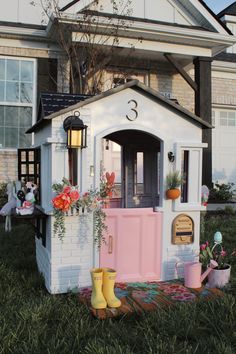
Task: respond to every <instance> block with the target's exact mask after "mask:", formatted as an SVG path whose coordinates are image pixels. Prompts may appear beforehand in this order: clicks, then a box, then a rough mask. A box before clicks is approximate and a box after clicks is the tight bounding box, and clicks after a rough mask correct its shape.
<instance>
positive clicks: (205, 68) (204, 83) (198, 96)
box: [194, 57, 212, 188]
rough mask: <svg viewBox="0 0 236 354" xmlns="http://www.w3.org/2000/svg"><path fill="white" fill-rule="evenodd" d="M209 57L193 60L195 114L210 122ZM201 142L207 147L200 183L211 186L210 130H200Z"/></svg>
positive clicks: (204, 152)
mask: <svg viewBox="0 0 236 354" xmlns="http://www.w3.org/2000/svg"><path fill="white" fill-rule="evenodd" d="M211 62H212V59H211V58H205V57H198V58H196V59H195V60H194V66H195V82H196V84H197V90H196V92H195V114H196V115H198V116H199V117H201V118H202V119H204V120H205V121H206V122H208V123H210V124H211V115H212V111H211V110H212V102H211ZM202 142H203V143H207V144H208V147H207V148H206V149H204V150H203V168H202V184H205V185H207V186H208V188H211V186H212V131H211V129H203V130H202Z"/></svg>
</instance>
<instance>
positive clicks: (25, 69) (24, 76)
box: [20, 61, 34, 82]
mask: <svg viewBox="0 0 236 354" xmlns="http://www.w3.org/2000/svg"><path fill="white" fill-rule="evenodd" d="M33 65H34V64H33V62H31V61H22V62H21V78H20V80H21V81H28V82H33Z"/></svg>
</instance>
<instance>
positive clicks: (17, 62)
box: [0, 57, 35, 149]
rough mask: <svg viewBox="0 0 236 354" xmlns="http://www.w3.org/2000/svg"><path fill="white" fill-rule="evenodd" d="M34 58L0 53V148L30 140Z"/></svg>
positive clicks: (13, 146) (19, 144)
mask: <svg viewBox="0 0 236 354" xmlns="http://www.w3.org/2000/svg"><path fill="white" fill-rule="evenodd" d="M34 85H35V60H30V59H29V60H28V59H14V58H3V57H0V148H6V149H7V148H24V147H29V146H30V145H31V144H32V141H31V136H30V135H27V134H25V131H26V130H27V129H28V128H30V127H31V126H32V117H33V107H34V96H35V95H34Z"/></svg>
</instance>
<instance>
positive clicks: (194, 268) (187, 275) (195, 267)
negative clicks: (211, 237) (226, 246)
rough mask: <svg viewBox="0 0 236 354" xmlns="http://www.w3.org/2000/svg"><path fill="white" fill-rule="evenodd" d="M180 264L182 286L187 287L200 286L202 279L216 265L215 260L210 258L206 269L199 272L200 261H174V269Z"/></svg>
mask: <svg viewBox="0 0 236 354" xmlns="http://www.w3.org/2000/svg"><path fill="white" fill-rule="evenodd" d="M180 264H184V286H186V287H187V288H200V287H201V286H202V281H203V280H204V279H205V278H206V277H207V276H208V274H209V273H210V272H211V271H212V269H214V268H216V267H217V266H218V263H217V262H216V261H214V260H211V261H210V265H209V266H208V268H207V270H206V271H205V272H204V273H203V274H201V273H202V264H201V263H200V262H187V263H176V264H175V268H176V270H177V268H178V266H179V265H180Z"/></svg>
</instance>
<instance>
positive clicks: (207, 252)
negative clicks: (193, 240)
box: [199, 231, 236, 288]
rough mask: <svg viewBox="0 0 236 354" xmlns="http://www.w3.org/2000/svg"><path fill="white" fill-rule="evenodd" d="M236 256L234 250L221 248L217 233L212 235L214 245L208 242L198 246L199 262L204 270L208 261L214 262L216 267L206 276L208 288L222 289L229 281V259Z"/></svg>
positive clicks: (220, 238)
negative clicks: (216, 264)
mask: <svg viewBox="0 0 236 354" xmlns="http://www.w3.org/2000/svg"><path fill="white" fill-rule="evenodd" d="M235 256H236V250H233V251H231V252H229V251H226V250H225V249H224V247H223V246H222V235H221V233H220V232H219V231H217V232H216V233H215V235H214V244H213V245H212V244H210V243H209V241H206V242H205V243H203V244H201V245H200V254H199V260H200V262H201V263H202V264H203V266H204V267H205V268H206V267H207V266H208V265H209V263H210V260H212V259H213V260H215V261H216V262H217V263H218V267H216V268H214V269H212V270H211V272H210V273H209V275H208V283H207V286H208V287H210V288H223V287H224V286H225V285H226V284H227V283H228V282H229V280H230V272H231V265H230V262H231V258H232V257H235Z"/></svg>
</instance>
